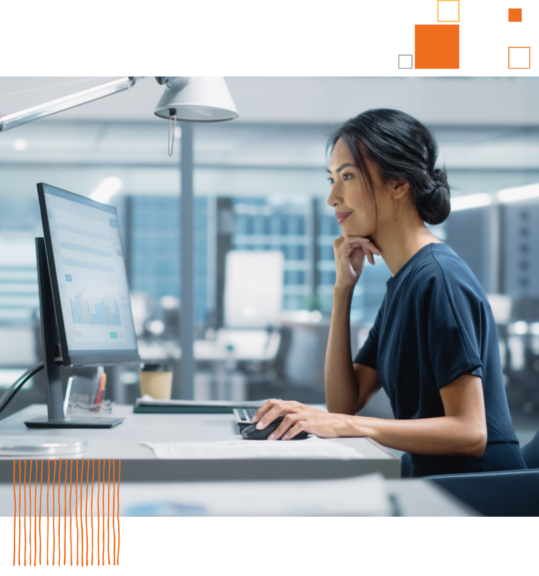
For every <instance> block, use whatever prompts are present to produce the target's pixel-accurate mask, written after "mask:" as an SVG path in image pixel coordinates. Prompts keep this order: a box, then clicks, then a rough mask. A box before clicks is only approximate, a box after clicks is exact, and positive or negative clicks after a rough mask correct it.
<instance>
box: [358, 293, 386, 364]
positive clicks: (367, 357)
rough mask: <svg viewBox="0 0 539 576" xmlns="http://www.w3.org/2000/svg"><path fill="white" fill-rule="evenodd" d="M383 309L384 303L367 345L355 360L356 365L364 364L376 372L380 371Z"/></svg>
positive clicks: (370, 332)
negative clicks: (379, 345) (379, 343)
mask: <svg viewBox="0 0 539 576" xmlns="http://www.w3.org/2000/svg"><path fill="white" fill-rule="evenodd" d="M384 300H385V299H384ZM383 307H384V303H383V302H382V306H380V310H378V314H377V315H376V320H375V321H374V324H373V327H372V328H371V329H370V331H369V335H368V336H367V340H365V344H363V346H362V347H361V348H360V349H359V352H358V353H357V354H356V357H355V358H354V364H363V365H364V366H368V367H369V368H373V369H374V370H377V369H378V368H377V357H378V336H379V333H380V322H381V318H382V308H383Z"/></svg>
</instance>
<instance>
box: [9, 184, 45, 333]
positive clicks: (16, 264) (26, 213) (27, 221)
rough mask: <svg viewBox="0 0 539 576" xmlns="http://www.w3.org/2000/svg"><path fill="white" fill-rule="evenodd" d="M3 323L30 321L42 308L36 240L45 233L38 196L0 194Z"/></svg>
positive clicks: (27, 322)
mask: <svg viewBox="0 0 539 576" xmlns="http://www.w3.org/2000/svg"><path fill="white" fill-rule="evenodd" d="M0 231H1V233H0V324H8V325H13V324H14V325H18V324H22V325H25V324H29V323H31V321H32V317H35V313H36V312H37V309H38V308H39V299H38V287H37V272H36V256H35V241H34V238H35V237H36V236H43V229H42V227H41V217H40V214H39V204H38V202H37V195H36V198H35V199H27V200H26V199H20V200H19V199H17V200H15V199H11V198H0Z"/></svg>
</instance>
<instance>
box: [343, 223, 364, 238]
mask: <svg viewBox="0 0 539 576" xmlns="http://www.w3.org/2000/svg"><path fill="white" fill-rule="evenodd" d="M341 233H342V235H343V237H344V238H352V237H354V236H361V237H362V238H366V237H367V236H368V233H367V231H366V230H363V229H361V228H360V227H358V226H346V222H343V223H342V224H341Z"/></svg>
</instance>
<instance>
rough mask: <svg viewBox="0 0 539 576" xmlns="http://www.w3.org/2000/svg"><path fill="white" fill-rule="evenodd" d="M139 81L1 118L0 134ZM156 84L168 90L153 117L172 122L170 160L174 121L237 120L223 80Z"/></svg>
mask: <svg viewBox="0 0 539 576" xmlns="http://www.w3.org/2000/svg"><path fill="white" fill-rule="evenodd" d="M138 79H139V78H138V77H136V76H124V77H123V78H119V79H117V80H112V81H111V82H106V83H105V84H100V85H99V86H95V87H93V88H88V89H87V90H82V91H80V92H76V93H75V94H70V95H69V96H63V97H62V98H57V99H56V100H51V101H50V102H45V103H44V104H38V105H37V106H32V107H31V108H27V109H26V110H21V111H20V112H14V113H12V114H7V115H5V116H0V132H3V131H6V130H11V129H12V128H16V127H17V126H21V125H23V124H27V123H28V122H33V121H34V120H39V119H40V118H45V117H46V116H51V115H52V114H57V113H58V112H63V111H64V110H68V109H70V108H75V107H76V106H81V105H82V104H86V103H87V102H93V101H94V100H99V99H100V98H104V97H106V96H110V95H111V94H116V93H117V92H123V91H124V90H128V89H129V88H132V87H133V86H134V85H135V84H136V82H137V80H138ZM156 80H157V82H158V83H159V84H161V85H163V86H165V91H164V92H163V95H162V96H161V99H160V100H159V102H158V104H157V107H156V109H155V111H154V113H155V115H156V116H158V117H159V118H164V119H167V120H168V121H169V156H171V155H172V148H171V146H170V125H171V123H172V121H174V124H175V123H176V120H179V121H183V122H226V121H227V120H235V119H236V118H237V117H238V111H237V110H236V106H235V105H234V101H233V100H232V96H230V92H229V91H228V87H227V85H226V83H225V80H224V78H222V77H211V78H207V77H188V76H157V77H156ZM173 144H174V136H173V139H172V145H173Z"/></svg>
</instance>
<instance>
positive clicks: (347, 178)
mask: <svg viewBox="0 0 539 576" xmlns="http://www.w3.org/2000/svg"><path fill="white" fill-rule="evenodd" d="M342 177H343V180H350V178H352V174H343V175H342Z"/></svg>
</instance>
